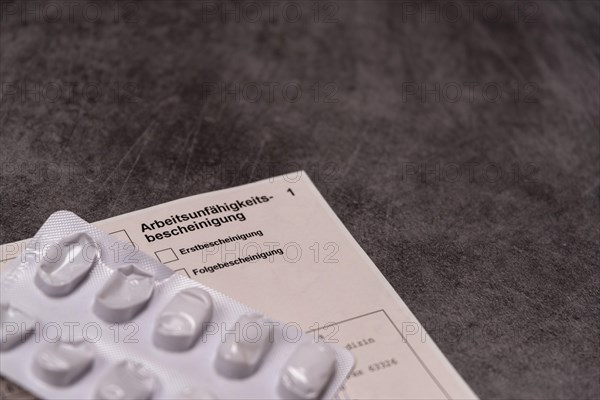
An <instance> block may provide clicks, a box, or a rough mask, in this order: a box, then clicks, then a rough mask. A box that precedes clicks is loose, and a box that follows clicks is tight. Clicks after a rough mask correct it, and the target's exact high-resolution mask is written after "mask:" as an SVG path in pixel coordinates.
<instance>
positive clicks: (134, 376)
mask: <svg viewBox="0 0 600 400" xmlns="http://www.w3.org/2000/svg"><path fill="white" fill-rule="evenodd" d="M157 384H158V382H157V380H156V377H155V376H154V374H152V372H150V371H148V370H147V369H146V367H144V365H142V364H141V363H138V362H135V361H131V360H123V361H121V362H119V363H118V364H117V365H115V366H114V367H112V369H111V370H110V371H109V372H108V373H107V374H106V375H105V376H104V377H103V378H102V379H101V380H100V383H98V387H97V388H96V395H95V398H97V399H101V400H125V399H136V400H147V399H150V398H152V394H153V393H154V390H155V388H156V385H157Z"/></svg>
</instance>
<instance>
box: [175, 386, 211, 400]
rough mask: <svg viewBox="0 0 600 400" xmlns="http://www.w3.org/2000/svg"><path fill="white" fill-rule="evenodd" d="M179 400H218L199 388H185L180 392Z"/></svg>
mask: <svg viewBox="0 0 600 400" xmlns="http://www.w3.org/2000/svg"><path fill="white" fill-rule="evenodd" d="M177 399H179V400H218V397H217V396H215V395H214V394H213V393H212V392H209V391H208V390H206V389H204V388H200V387H194V388H187V389H184V390H182V391H181V393H180V394H179V396H177Z"/></svg>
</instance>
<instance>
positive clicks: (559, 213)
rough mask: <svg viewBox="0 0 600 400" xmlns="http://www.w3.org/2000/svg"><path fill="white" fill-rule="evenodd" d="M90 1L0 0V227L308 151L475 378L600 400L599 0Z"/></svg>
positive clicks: (14, 229) (489, 391)
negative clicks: (66, 3)
mask: <svg viewBox="0 0 600 400" xmlns="http://www.w3.org/2000/svg"><path fill="white" fill-rule="evenodd" d="M75 3H76V4H78V5H79V6H77V7H76V8H75V9H73V10H72V12H70V10H69V8H67V7H66V6H64V5H61V4H62V3H60V2H54V3H52V2H40V1H38V2H35V1H34V2H29V3H27V4H24V3H22V2H5V1H2V3H1V4H2V21H1V30H0V34H1V37H0V74H1V80H2V94H1V96H2V97H1V112H0V123H1V141H0V156H1V161H2V163H1V167H2V169H1V181H0V193H1V199H0V207H1V224H0V229H1V230H0V242H2V243H6V242H11V241H16V240H20V239H24V238H27V237H30V236H32V235H33V234H34V233H35V232H36V230H37V228H38V227H39V226H40V225H41V224H42V223H43V222H44V220H45V219H46V218H47V217H48V216H49V215H50V214H51V213H52V212H54V211H56V210H59V209H68V210H71V211H73V212H75V213H77V214H79V215H80V216H82V217H83V218H85V219H87V220H89V221H96V220H101V219H105V218H108V217H111V216H114V215H118V214H122V213H126V212H129V211H133V210H137V209H140V208H144V207H148V206H152V205H156V204H160V203H163V202H165V201H169V200H174V199H177V198H180V197H182V196H188V195H193V194H197V193H202V192H207V191H211V190H216V189H222V188H227V187H230V186H233V185H239V184H244V183H248V182H252V181H256V180H259V179H263V178H267V177H269V176H272V175H277V174H281V173H285V172H291V171H295V170H298V169H304V170H306V171H307V172H308V174H309V175H310V177H311V178H312V179H313V180H314V182H315V184H316V185H317V187H318V188H319V190H320V191H321V192H322V194H323V195H324V196H325V198H326V199H327V201H328V202H329V204H330V205H331V206H332V208H333V209H334V210H335V212H336V213H337V214H338V215H339V217H340V218H341V219H342V221H343V222H344V224H345V225H346V226H347V227H348V229H349V230H350V232H351V233H352V234H353V235H354V236H355V237H356V239H357V240H358V242H359V243H360V244H361V245H362V246H363V248H364V249H365V250H366V252H367V253H368V254H369V255H370V256H371V258H372V259H373V261H374V262H375V264H377V265H378V266H379V268H380V269H381V271H382V272H383V274H384V275H385V276H386V278H387V279H388V280H389V281H390V282H391V284H392V285H393V286H394V288H395V289H396V290H397V291H398V293H399V294H400V296H402V298H403V299H404V301H405V302H406V303H407V304H408V305H409V307H410V308H411V310H412V311H413V312H414V313H415V314H416V316H417V317H418V318H419V320H420V321H421V322H422V323H423V324H424V325H425V326H426V327H427V328H428V329H429V331H430V334H431V336H432V337H433V339H434V340H435V341H436V342H437V344H438V345H439V347H440V348H441V350H442V351H443V352H444V353H445V354H446V356H447V357H448V358H449V360H450V361H451V363H452V364H453V365H454V366H455V367H456V369H457V370H458V371H459V372H460V374H461V375H462V376H463V377H464V378H465V380H466V381H467V382H468V383H469V384H470V385H471V387H472V388H473V389H474V390H475V392H476V393H477V394H478V395H480V396H481V397H483V398H503V399H504V398H538V399H551V398H565V399H567V398H568V399H581V398H589V399H592V398H599V397H600V383H599V382H600V372H599V365H600V354H599V348H600V343H599V321H600V313H599V308H600V307H599V300H598V299H599V296H598V294H599V293H598V292H599V287H600V273H599V258H600V257H599V251H598V249H599V224H598V211H599V207H598V206H599V203H598V196H599V194H600V193H599V192H600V189H599V185H600V179H599V176H600V174H599V161H598V160H599V157H598V156H599V151H600V148H599V111H598V110H599V108H600V99H599V94H600V87H599V83H600V82H599V58H600V47H599V46H600V44H599V43H600V31H599V29H600V19H599V18H600V11H599V10H600V8H599V5H598V3H597V2H584V1H571V2H558V1H531V2H513V1H484V2H482V3H479V4H475V5H473V3H471V5H470V6H469V5H468V4H466V3H456V2H454V3H450V5H448V4H449V3H437V2H425V3H417V2H416V1H387V2H386V1H345V2H344V1H331V2H321V3H318V5H317V6H315V3H313V2H312V1H297V2H295V3H294V2H292V3H290V2H280V1H274V3H275V9H274V13H273V14H268V11H269V8H267V7H265V6H264V4H263V3H262V2H245V3H242V4H241V5H240V4H237V3H232V2H226V3H225V7H227V8H226V9H220V10H214V9H213V6H214V3H212V2H202V1H140V2H120V3H114V2H105V3H102V5H101V7H100V11H101V13H102V14H101V16H98V9H99V8H98V7H97V5H98V4H99V3H93V4H91V5H90V4H88V3H87V2H79V1H76V2H75ZM236 4H237V5H236ZM36 5H37V6H36ZM256 5H258V8H257V7H256ZM315 7H317V8H316V9H315ZM228 10H229V11H228ZM231 10H233V11H231ZM236 10H237V11H236ZM272 10H273V9H272ZM298 10H300V11H301V12H302V16H301V17H298V14H297V12H298ZM315 10H317V11H315ZM257 11H259V14H257V13H256V12H257ZM59 12H60V15H59V14H58V13H59ZM296 19H298V20H296ZM270 88H271V89H273V91H272V92H271V91H270ZM259 95H260V99H259V98H258V97H259Z"/></svg>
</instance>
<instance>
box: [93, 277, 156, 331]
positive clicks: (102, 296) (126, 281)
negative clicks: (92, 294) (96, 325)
mask: <svg viewBox="0 0 600 400" xmlns="http://www.w3.org/2000/svg"><path fill="white" fill-rule="evenodd" d="M153 292H154V277H153V276H152V274H150V273H148V272H146V271H144V270H142V269H140V268H138V267H136V266H135V265H128V266H126V267H121V268H119V269H117V270H116V271H114V272H113V274H112V275H111V276H110V278H109V279H108V281H107V282H106V284H105V285H104V287H102V289H101V290H100V292H99V293H98V294H97V295H96V300H95V302H94V312H95V313H96V314H97V315H98V316H99V317H100V318H102V319H103V320H105V321H107V322H115V323H119V322H125V321H129V320H131V319H132V318H133V317H135V316H136V315H137V314H138V313H139V312H140V311H142V310H143V309H144V307H146V305H147V304H148V302H149V301H150V298H151V297H152V293H153Z"/></svg>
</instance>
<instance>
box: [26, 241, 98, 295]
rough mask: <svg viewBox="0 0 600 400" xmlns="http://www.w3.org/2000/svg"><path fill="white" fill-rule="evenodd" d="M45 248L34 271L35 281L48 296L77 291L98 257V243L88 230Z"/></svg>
mask: <svg viewBox="0 0 600 400" xmlns="http://www.w3.org/2000/svg"><path fill="white" fill-rule="evenodd" d="M46 250H47V251H46V252H45V253H44V255H43V257H42V262H41V263H40V265H39V267H38V269H37V271H36V274H35V284H36V285H37V287H39V288H40V290H42V291H43V292H44V293H46V294H47V295H48V296H66V295H67V294H69V293H71V292H72V291H73V290H75V288H76V287H77V286H78V285H79V284H80V283H81V282H82V281H83V280H84V279H85V277H86V276H87V275H88V273H89V272H90V270H91V269H92V267H93V266H94V265H95V264H96V262H97V261H98V257H99V251H98V246H97V245H96V243H94V241H93V240H92V238H91V237H89V236H88V235H87V234H85V233H76V234H74V235H71V236H68V237H66V238H63V239H61V240H60V241H59V242H58V243H57V245H56V246H48V248H47V249H46ZM55 252H56V254H54V253H55Z"/></svg>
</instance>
